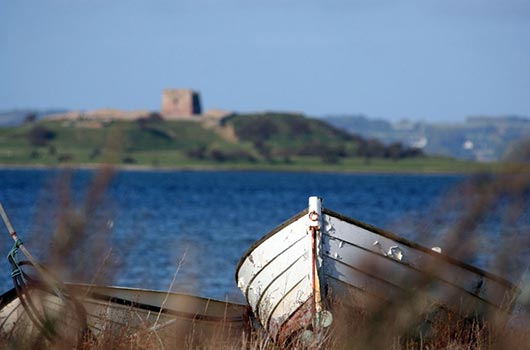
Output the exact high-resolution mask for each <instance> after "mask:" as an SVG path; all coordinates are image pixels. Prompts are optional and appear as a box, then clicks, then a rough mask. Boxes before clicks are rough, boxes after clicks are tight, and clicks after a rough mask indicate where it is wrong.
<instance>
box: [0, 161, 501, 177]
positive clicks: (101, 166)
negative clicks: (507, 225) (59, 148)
mask: <svg viewBox="0 0 530 350" xmlns="http://www.w3.org/2000/svg"><path fill="white" fill-rule="evenodd" d="M104 168H109V169H114V170H116V171H138V172H157V171H159V172H171V171H198V172H200V171H203V172H216V171H217V172H284V173H329V174H333V173H336V174H361V175H362V174H367V175H368V174H381V175H470V174H476V173H480V172H481V171H473V170H466V169H462V170H455V169H452V170H433V169H423V170H412V169H408V170H404V169H398V170H391V169H384V170H382V169H369V168H368V169H358V168H357V169H339V168H333V167H331V168H328V169H325V168H306V169H303V168H288V167H284V166H268V167H259V166H250V167H245V166H243V167H231V166H220V167H212V166H208V165H205V166H200V165H190V166H174V167H163V166H158V167H157V166H150V165H131V164H119V165H116V164H99V163H98V164H64V165H45V164H0V170H99V169H104ZM490 171H491V172H495V171H493V170H490ZM482 172H484V171H482ZM497 172H498V171H497Z"/></svg>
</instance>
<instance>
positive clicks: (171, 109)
mask: <svg viewBox="0 0 530 350" xmlns="http://www.w3.org/2000/svg"><path fill="white" fill-rule="evenodd" d="M160 114H162V116H163V117H164V118H167V119H180V118H183V117H191V116H198V115H200V114H201V101H200V96H199V93H198V92H197V91H194V90H189V89H166V90H164V92H163V94H162V108H161V110H160Z"/></svg>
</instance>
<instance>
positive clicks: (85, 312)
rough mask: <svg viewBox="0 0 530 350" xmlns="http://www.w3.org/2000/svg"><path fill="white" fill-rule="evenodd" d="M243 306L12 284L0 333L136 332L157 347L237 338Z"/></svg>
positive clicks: (75, 339) (13, 337)
mask: <svg viewBox="0 0 530 350" xmlns="http://www.w3.org/2000/svg"><path fill="white" fill-rule="evenodd" d="M245 313H246V307H245V305H241V304H235V303H230V302H224V301H218V300H213V299H207V298H201V297H196V296H191V295H186V294H177V293H168V292H163V291H154V290H145V289H135V288H124V287H106V286H95V285H85V284H63V286H62V288H61V292H60V294H57V291H54V290H49V289H47V288H46V289H45V288H37V287H36V288H31V289H28V290H26V291H24V294H23V296H22V297H20V293H17V291H16V289H15V288H13V289H11V290H10V291H8V292H6V293H4V294H3V295H2V296H0V334H1V337H2V339H4V341H7V342H8V343H9V342H14V343H15V344H16V343H17V342H20V341H25V340H28V339H29V340H30V341H31V339H33V340H34V339H40V338H47V339H48V340H49V341H51V342H54V341H57V342H61V343H64V342H70V343H72V345H75V344H76V343H79V342H80V341H91V338H93V339H98V337H99V341H101V338H104V337H106V336H113V337H116V336H117V335H118V336H121V337H127V339H131V337H136V338H137V340H136V341H138V342H144V344H154V345H160V348H166V349H167V348H177V349H179V348H188V347H189V346H192V345H193V346H198V345H199V344H201V343H205V342H210V341H212V340H215V341H216V342H228V343H234V344H235V343H236V342H238V341H240V340H241V337H242V334H243V330H244V327H245V322H244V316H245Z"/></svg>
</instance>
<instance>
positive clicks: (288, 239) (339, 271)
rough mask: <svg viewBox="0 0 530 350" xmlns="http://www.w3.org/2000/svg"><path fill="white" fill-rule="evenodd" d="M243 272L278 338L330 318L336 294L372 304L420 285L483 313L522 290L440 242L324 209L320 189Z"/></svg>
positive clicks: (257, 308)
mask: <svg viewBox="0 0 530 350" xmlns="http://www.w3.org/2000/svg"><path fill="white" fill-rule="evenodd" d="M235 277H236V282H237V285H238V287H239V288H240V289H241V291H242V292H243V294H244V296H245V298H246V300H247V301H248V304H249V305H250V307H251V308H252V311H253V313H254V316H255V317H256V319H258V320H259V322H260V323H261V324H262V326H263V327H264V328H265V329H266V330H267V332H268V333H269V335H270V336H271V337H272V338H273V339H276V340H278V338H280V339H282V338H283V339H286V338H287V337H289V336H290V335H292V334H293V333H294V332H296V331H300V330H303V329H305V332H314V331H315V329H322V328H324V327H327V326H329V325H330V324H331V323H332V320H333V315H332V313H331V311H333V310H331V309H330V307H331V305H332V303H331V301H337V300H340V304H341V305H345V306H351V307H352V308H357V309H369V308H370V306H373V305H382V304H384V305H388V303H391V302H392V300H399V299H400V298H404V297H405V296H406V295H410V293H412V292H414V293H415V295H414V298H417V299H421V300H423V301H424V303H425V304H426V305H432V307H437V308H440V307H441V308H443V309H445V310H449V311H450V312H453V313H457V314H458V315H462V316H479V315H485V314H491V313H500V314H505V313H507V312H509V311H510V310H511V308H512V304H513V300H514V299H515V296H516V295H517V293H518V290H517V288H516V287H515V286H514V285H513V284H512V283H510V282H509V281H507V280H505V279H503V278H501V277H499V276H496V275H493V274H491V273H488V272H486V271H483V270H481V269H479V268H476V267H474V266H471V265H469V264H466V263H464V262H461V261H459V260H456V259H454V258H452V257H449V256H447V255H445V254H442V253H441V250H440V249H439V248H437V247H436V248H427V247H424V246H421V245H419V244H417V243H414V242H411V241H409V240H407V239H405V238H402V237H399V236H398V235H395V234H393V233H390V232H388V231H385V230H382V229H379V228H376V227H374V226H371V225H368V224H365V223H363V222H360V221H358V220H355V219H351V218H348V217H345V216H343V215H341V214H339V213H336V212H333V211H331V210H328V209H323V208H322V204H321V199H320V198H318V197H310V198H309V208H308V209H306V210H304V211H302V212H300V213H298V214H297V215H295V216H294V217H292V218H291V219H289V220H287V221H286V222H285V223H283V224H281V225H280V226H278V227H277V228H275V229H274V230H272V231H271V232H270V233H268V234H266V235H265V236H264V237H262V238H261V239H260V240H258V241H257V242H256V243H254V244H253V245H252V247H250V249H249V250H248V251H247V252H246V253H245V254H244V255H243V257H242V258H241V260H240V262H239V264H238V266H237V269H236V276H235ZM401 300H403V299H401ZM309 335H311V333H309Z"/></svg>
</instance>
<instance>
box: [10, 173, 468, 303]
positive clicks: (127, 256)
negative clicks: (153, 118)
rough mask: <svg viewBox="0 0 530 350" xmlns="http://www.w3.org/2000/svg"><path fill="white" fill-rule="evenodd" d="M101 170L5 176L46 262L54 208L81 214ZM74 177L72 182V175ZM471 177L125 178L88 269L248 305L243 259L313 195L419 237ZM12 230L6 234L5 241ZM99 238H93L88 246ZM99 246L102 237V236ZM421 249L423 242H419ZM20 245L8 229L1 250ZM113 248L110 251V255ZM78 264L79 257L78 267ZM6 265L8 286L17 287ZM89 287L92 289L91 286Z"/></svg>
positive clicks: (14, 211) (97, 214) (17, 221)
mask: <svg viewBox="0 0 530 350" xmlns="http://www.w3.org/2000/svg"><path fill="white" fill-rule="evenodd" d="M94 175H95V172H94V171H90V170H75V171H73V172H72V173H71V174H68V173H66V174H65V171H61V170H27V169H25V170H0V200H1V201H2V203H3V205H4V207H5V208H6V210H7V211H8V214H9V216H10V218H11V221H12V223H13V225H14V226H15V228H16V230H17V232H18V233H19V234H20V236H21V238H22V239H23V240H24V242H25V244H26V246H27V248H28V249H30V250H31V251H32V252H34V253H35V254H36V255H37V256H43V259H44V258H45V256H46V250H47V249H49V247H48V245H47V243H48V242H46V240H47V239H48V238H47V237H51V234H52V232H54V231H56V223H57V222H59V221H58V219H57V216H60V215H61V211H60V210H59V211H58V210H53V208H57V206H60V205H63V206H64V205H65V203H67V202H68V201H70V205H72V206H74V207H78V208H80V207H82V206H83V205H85V203H87V201H88V199H87V198H90V197H89V196H90V195H93V194H94V186H93V185H91V183H92V181H93V180H94ZM69 176H71V177H69ZM463 179H464V177H462V176H454V175H381V174H362V175H361V174H328V173H303V172H301V173H284V172H213V171H203V172H201V171H119V172H116V173H115V174H114V176H113V177H112V180H111V182H110V183H109V184H108V187H107V188H106V190H105V191H104V192H102V197H101V198H100V199H98V200H95V201H94V202H95V203H96V205H95V206H94V211H93V214H92V216H91V218H90V219H91V220H93V221H94V222H97V223H98V225H99V226H98V225H92V226H91V229H92V231H90V232H98V231H97V230H98V227H99V230H101V232H103V231H105V234H108V236H107V243H106V244H105V245H104V246H102V247H101V248H100V249H98V250H96V251H95V253H94V252H93V251H91V257H90V258H89V259H88V260H87V259H85V260H79V261H78V262H77V263H79V264H86V265H85V266H86V267H87V268H88V267H94V266H100V265H103V266H105V264H106V261H107V259H109V257H110V259H112V258H117V260H119V261H120V262H121V264H120V265H119V270H117V272H116V274H115V279H114V280H113V281H112V283H113V284H115V285H123V286H130V287H139V288H149V289H161V290H167V289H168V288H169V286H170V283H171V281H172V279H173V277H174V275H175V274H176V278H175V284H174V286H173V289H174V290H177V291H182V292H189V293H194V294H198V295H202V296H206V297H214V298H218V299H225V298H228V299H229V300H241V297H240V293H239V291H238V289H237V287H236V284H235V281H234V273H235V268H236V265H237V262H238V260H239V259H240V257H241V256H242V255H243V254H244V253H245V251H246V250H247V249H248V248H249V247H250V245H251V244H252V243H253V242H254V241H255V240H257V239H259V238H260V237H261V236H263V235H264V234H266V233H267V232H269V231H270V230H271V229H273V228H274V227H275V226H277V225H279V224H280V223H282V222H283V221H285V220H286V219H288V218H289V217H291V216H293V215H294V214H296V213H298V212H299V211H301V210H302V209H304V208H305V207H306V205H307V199H308V197H309V196H312V195H318V196H320V197H322V198H323V199H324V206H325V207H328V208H330V209H332V210H335V211H338V212H340V213H342V214H344V215H347V216H351V217H354V218H356V219H359V220H362V221H365V222H367V223H370V224H373V225H375V226H378V227H381V228H385V229H388V230H392V231H393V232H396V233H397V234H400V235H402V236H405V237H409V238H414V239H418V237H417V236H415V232H412V231H410V230H409V228H410V227H411V225H409V224H410V223H411V224H412V226H414V225H415V224H416V223H420V222H422V221H424V219H425V216H426V215H428V213H429V211H430V210H432V209H433V208H434V207H435V206H436V205H437V204H438V202H439V201H440V200H441V199H442V198H443V196H444V194H446V193H447V192H449V191H450V190H451V189H452V188H453V187H454V186H455V185H456V184H458V183H459V182H460V181H462V180H463ZM3 232H5V234H4V233H3ZM90 239H92V238H91V237H88V240H90ZM94 239H95V238H94ZM419 240H420V241H421V237H419ZM12 244H13V242H12V241H11V238H10V237H9V235H8V234H7V231H5V230H4V229H3V227H2V229H1V230H0V251H1V252H5V253H6V254H7V252H8V251H9V249H10V248H11V246H12ZM110 248H112V250H111V251H110V253H109V249H110ZM71 263H72V264H75V263H76V260H75V257H74V260H73V261H72V262H71ZM10 274H11V270H10V267H9V265H8V264H7V261H6V260H5V259H3V260H2V261H0V286H1V288H2V290H4V291H5V290H7V289H8V288H10V286H11V281H10ZM84 282H90V281H84Z"/></svg>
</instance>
